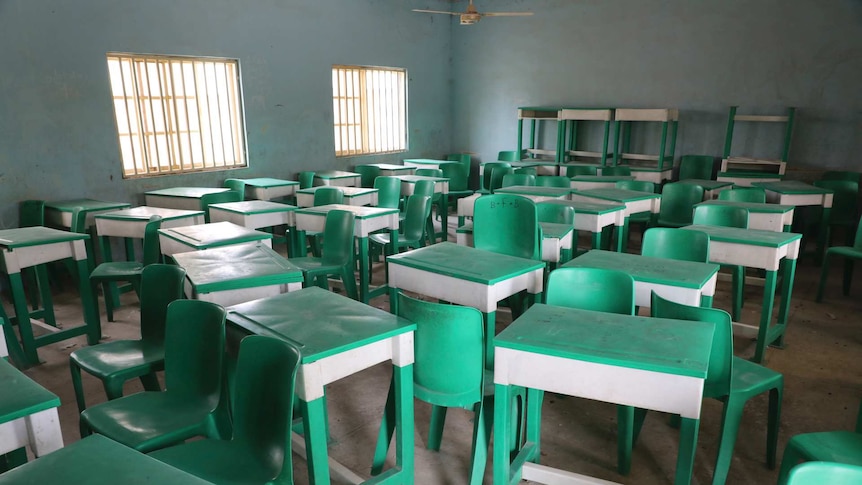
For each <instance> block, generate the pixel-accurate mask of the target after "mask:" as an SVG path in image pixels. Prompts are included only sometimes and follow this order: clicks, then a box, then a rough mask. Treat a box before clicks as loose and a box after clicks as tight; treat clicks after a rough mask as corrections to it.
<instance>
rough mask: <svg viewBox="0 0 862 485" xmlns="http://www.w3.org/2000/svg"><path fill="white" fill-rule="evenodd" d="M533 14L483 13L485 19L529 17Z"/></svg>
mask: <svg viewBox="0 0 862 485" xmlns="http://www.w3.org/2000/svg"><path fill="white" fill-rule="evenodd" d="M530 15H533V12H482V16H483V17H529V16H530Z"/></svg>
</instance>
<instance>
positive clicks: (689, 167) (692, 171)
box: [679, 155, 715, 180]
mask: <svg viewBox="0 0 862 485" xmlns="http://www.w3.org/2000/svg"><path fill="white" fill-rule="evenodd" d="M714 164H715V161H714V160H713V158H712V157H711V156H709V155H683V156H682V158H680V160H679V179H680V180H688V179H701V180H712V166H713V165H714Z"/></svg>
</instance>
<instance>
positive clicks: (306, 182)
mask: <svg viewBox="0 0 862 485" xmlns="http://www.w3.org/2000/svg"><path fill="white" fill-rule="evenodd" d="M314 173H315V172H310V171H305V172H299V174H298V175H297V177H296V178H297V180H299V188H300V189H310V188H311V187H314Z"/></svg>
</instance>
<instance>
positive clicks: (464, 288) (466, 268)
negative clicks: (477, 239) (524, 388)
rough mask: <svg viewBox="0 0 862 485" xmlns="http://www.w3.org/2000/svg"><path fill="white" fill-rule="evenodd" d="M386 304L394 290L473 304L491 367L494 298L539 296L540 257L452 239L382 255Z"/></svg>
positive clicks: (541, 273) (542, 274)
mask: <svg viewBox="0 0 862 485" xmlns="http://www.w3.org/2000/svg"><path fill="white" fill-rule="evenodd" d="M386 265H387V267H388V269H389V302H390V303H389V304H390V307H391V308H392V311H393V312H395V311H397V309H396V308H395V307H394V306H393V303H392V302H395V301H396V297H397V294H398V290H399V289H401V290H406V291H412V292H414V293H419V294H421V295H426V296H430V297H431V298H439V299H441V300H444V301H448V302H451V303H457V304H459V305H464V306H470V307H474V308H477V309H478V310H479V311H480V312H482V314H483V316H484V318H485V335H486V336H487V338H486V339H485V343H486V347H485V348H486V354H485V358H486V361H485V365H486V367H487V368H488V369H491V368H493V364H494V360H493V359H494V352H493V348H492V342H493V340H492V339H491V338H490V336H493V335H494V333H495V330H496V327H495V321H496V312H497V302H499V301H500V300H503V299H505V298H508V297H510V296H512V295H514V294H516V293H518V292H520V291H524V290H526V291H527V292H529V293H531V294H533V295H535V299H537V300H538V299H539V298H540V297H541V294H542V291H543V285H544V272H545V263H544V262H542V261H534V260H531V259H524V258H516V257H514V256H507V255H504V254H498V253H492V252H490V251H483V250H481V249H476V248H471V247H467V246H460V245H458V244H452V243H439V244H435V245H433V246H428V247H424V248H420V249H414V250H413V251H408V252H406V253H401V254H396V255H394V256H389V257H388V258H386Z"/></svg>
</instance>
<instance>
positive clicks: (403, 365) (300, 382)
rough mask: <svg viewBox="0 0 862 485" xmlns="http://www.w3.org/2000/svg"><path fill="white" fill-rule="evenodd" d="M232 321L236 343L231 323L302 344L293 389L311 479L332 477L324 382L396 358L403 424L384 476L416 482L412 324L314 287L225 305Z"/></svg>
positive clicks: (399, 417) (245, 330) (356, 479)
mask: <svg viewBox="0 0 862 485" xmlns="http://www.w3.org/2000/svg"><path fill="white" fill-rule="evenodd" d="M227 321H228V326H229V329H228V345H229V346H233V344H232V343H231V342H238V338H235V337H234V336H233V335H232V334H233V333H234V332H233V330H238V331H239V332H238V333H240V334H258V335H266V336H270V337H275V338H280V339H284V340H287V341H288V342H290V343H292V344H293V345H296V346H297V347H299V348H300V349H301V354H302V360H301V362H300V367H299V372H298V373H297V376H296V395H297V397H298V398H299V404H300V408H301V410H302V425H303V435H304V437H305V448H306V451H307V453H308V475H309V479H310V481H311V483H312V484H328V483H330V475H329V467H328V466H327V459H328V452H327V449H326V430H327V425H326V410H325V402H324V386H326V385H327V384H330V383H332V382H334V381H336V380H338V379H341V378H342V377H346V376H349V375H353V374H355V373H357V372H360V371H362V370H365V369H367V368H369V367H371V366H374V365H377V364H379V363H381V362H386V361H390V360H391V361H392V364H393V373H394V379H393V381H392V382H393V383H394V386H395V387H394V392H395V417H394V419H395V420H396V422H397V423H398V426H396V428H395V439H396V446H395V458H396V462H397V464H398V468H397V469H396V470H394V471H392V472H387V473H385V474H384V475H383V476H384V477H386V478H388V479H389V480H391V481H387V482H386V483H402V484H407V483H412V482H413V332H414V331H415V330H416V325H415V324H413V323H412V322H409V321H407V320H404V319H402V318H399V317H396V316H395V315H392V314H389V313H387V312H384V311H383V310H379V309H377V308H374V307H372V306H369V305H365V304H363V303H360V302H357V301H353V300H351V299H349V298H346V297H344V296H341V295H337V294H335V293H332V292H329V291H326V290H323V289H321V288H317V287H310V288H304V289H302V290H299V291H296V292H293V293H285V294H283V295H278V296H273V297H270V298H264V299H261V300H255V301H251V302H248V303H243V304H241V305H236V306H233V307H231V308H229V309H228V316H227ZM295 442H296V440H295ZM299 444H301V442H300V443H299ZM297 448H300V447H298V446H294V450H296V449H297ZM334 471H336V472H340V474H341V475H346V476H345V477H344V478H346V479H347V480H348V481H350V482H354V483H358V482H361V481H362V479H361V478H360V477H358V476H356V474H354V473H352V472H350V471H349V470H346V469H345V468H344V467H343V466H338V465H337V467H336V468H334ZM375 478H377V479H379V478H380V477H375ZM372 480H374V479H372ZM375 483H377V482H375Z"/></svg>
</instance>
